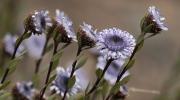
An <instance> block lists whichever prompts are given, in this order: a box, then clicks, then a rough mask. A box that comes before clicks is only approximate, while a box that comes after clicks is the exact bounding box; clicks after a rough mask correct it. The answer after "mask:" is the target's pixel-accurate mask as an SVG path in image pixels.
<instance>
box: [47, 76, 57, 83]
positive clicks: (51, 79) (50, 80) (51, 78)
mask: <svg viewBox="0 0 180 100" xmlns="http://www.w3.org/2000/svg"><path fill="white" fill-rule="evenodd" d="M55 78H56V74H54V75H52V76H51V77H50V79H49V81H48V85H49V84H51V83H52V81H53V80H55Z"/></svg>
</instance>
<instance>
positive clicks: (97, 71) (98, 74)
mask: <svg viewBox="0 0 180 100" xmlns="http://www.w3.org/2000/svg"><path fill="white" fill-rule="evenodd" d="M102 73H103V71H102V70H101V69H99V68H98V69H97V70H96V76H97V77H98V78H99V77H101V75H102Z"/></svg>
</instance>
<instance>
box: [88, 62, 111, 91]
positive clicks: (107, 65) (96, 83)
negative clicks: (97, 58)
mask: <svg viewBox="0 0 180 100" xmlns="http://www.w3.org/2000/svg"><path fill="white" fill-rule="evenodd" d="M112 61H113V59H110V60H108V61H107V62H106V66H105V68H104V70H103V72H102V74H101V76H100V77H98V78H97V80H96V82H95V84H94V85H93V87H92V88H91V90H90V91H89V92H88V94H91V93H92V92H93V91H94V90H96V88H97V86H98V85H99V83H100V81H101V79H102V78H103V76H104V74H105V72H106V71H107V69H108V67H109V65H110V64H111V62H112Z"/></svg>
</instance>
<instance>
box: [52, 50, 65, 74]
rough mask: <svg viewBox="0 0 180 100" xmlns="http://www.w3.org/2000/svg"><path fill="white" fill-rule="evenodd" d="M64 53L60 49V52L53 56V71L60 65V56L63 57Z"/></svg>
mask: <svg viewBox="0 0 180 100" xmlns="http://www.w3.org/2000/svg"><path fill="white" fill-rule="evenodd" d="M62 54H63V52H62V51H60V52H58V53H57V54H55V55H54V56H53V58H52V62H53V65H52V71H53V70H54V69H56V67H57V66H58V64H59V60H60V58H61V57H62Z"/></svg>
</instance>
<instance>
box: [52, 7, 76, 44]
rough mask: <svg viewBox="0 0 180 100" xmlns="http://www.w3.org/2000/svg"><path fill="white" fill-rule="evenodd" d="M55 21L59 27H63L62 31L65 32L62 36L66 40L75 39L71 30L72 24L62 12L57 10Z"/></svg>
mask: <svg viewBox="0 0 180 100" xmlns="http://www.w3.org/2000/svg"><path fill="white" fill-rule="evenodd" d="M55 20H56V21H57V22H58V24H59V25H60V26H62V27H63V30H62V31H65V33H64V34H66V35H67V37H68V38H72V39H73V40H75V39H76V36H75V32H74V29H73V22H72V21H71V20H70V19H69V17H68V16H67V15H66V14H65V13H64V12H62V11H60V10H58V9H57V10H56V18H55ZM62 34H63V33H62Z"/></svg>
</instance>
